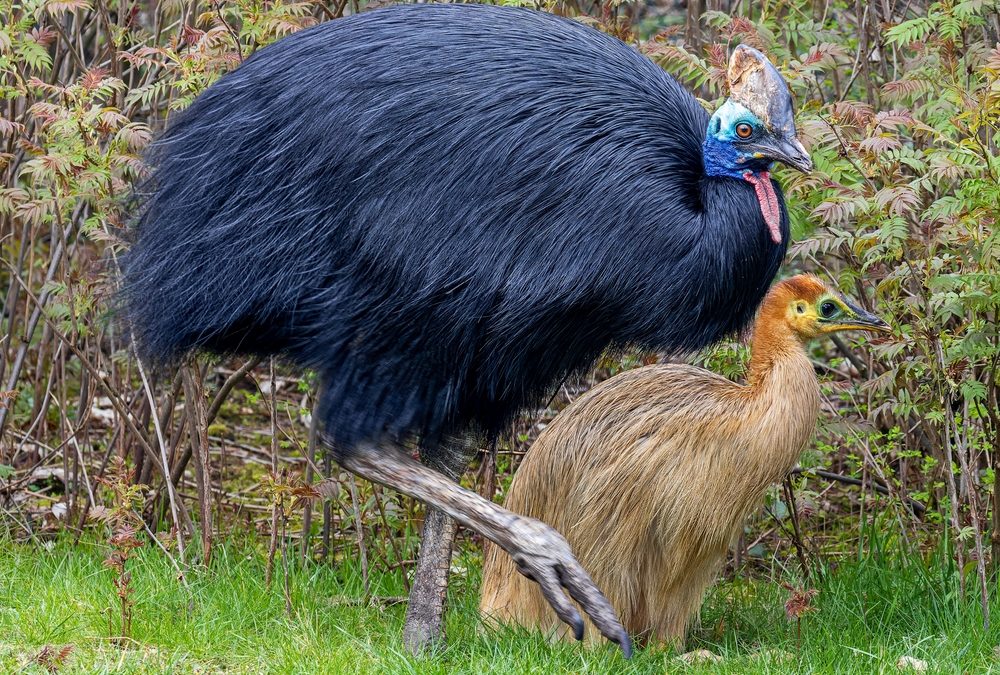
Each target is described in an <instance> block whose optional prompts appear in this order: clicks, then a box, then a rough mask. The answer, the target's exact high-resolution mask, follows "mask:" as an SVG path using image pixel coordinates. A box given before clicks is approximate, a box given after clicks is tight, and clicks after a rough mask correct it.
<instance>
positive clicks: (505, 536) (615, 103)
mask: <svg viewBox="0 0 1000 675" xmlns="http://www.w3.org/2000/svg"><path fill="white" fill-rule="evenodd" d="M730 84H731V89H732V92H731V98H730V99H729V100H728V101H727V102H726V103H725V105H723V106H722V107H721V108H720V109H719V110H718V112H716V114H715V115H714V116H713V117H712V118H711V120H710V119H709V116H708V114H707V113H705V111H704V110H703V109H702V108H701V107H700V106H699V105H698V103H697V102H696V101H695V99H694V98H693V97H692V96H691V95H690V94H689V93H687V92H686V91H685V90H684V89H682V88H681V87H680V86H679V85H678V84H677V82H675V81H674V80H673V79H671V78H670V77H669V76H668V75H666V74H665V73H664V72H663V71H662V70H661V69H660V68H658V67H657V66H656V65H654V64H653V63H652V62H650V61H649V60H647V59H645V58H644V57H642V56H641V55H639V54H638V53H637V52H636V51H635V50H634V49H632V48H631V47H629V46H627V45H625V44H623V43H621V42H619V41H618V40H615V39H613V38H611V37H609V36H607V35H604V34H602V33H600V32H598V31H596V30H593V29H591V28H588V27H586V26H583V25H581V24H579V23H576V22H573V21H570V20H567V19H563V18H559V17H555V16H552V15H549V14H543V13H538V12H534V11H529V10H524V9H513V8H500V7H487V6H474V5H419V6H399V7H393V8H387V9H382V10H378V11H373V12H369V13H365V14H362V15H358V16H353V17H350V18H346V19H342V20H338V21H332V22H329V23H326V24H323V25H321V26H317V27H315V28H312V29H309V30H305V31H302V32H299V33H296V34H294V35H291V36H289V37H287V38H285V39H283V40H281V41H280V42H278V43H276V44H274V45H272V46H270V47H267V48H265V49H262V50H260V51H259V52H258V53H256V54H255V55H254V56H252V57H251V58H249V59H247V61H246V63H244V64H243V65H242V66H240V67H239V68H238V69H237V70H236V71H234V72H232V73H230V74H228V75H226V76H225V77H223V78H222V79H220V80H219V81H218V82H216V83H215V84H213V85H212V86H211V87H209V88H208V89H207V90H206V91H205V92H204V93H202V94H201V95H200V96H199V97H198V98H197V100H195V102H194V104H193V105H192V106H191V107H190V108H189V109H188V110H187V111H185V112H183V113H182V114H180V115H177V116H176V117H175V118H174V119H173V120H172V123H171V124H170V125H169V126H168V128H167V130H166V131H165V133H164V134H163V135H162V136H161V137H160V138H159V139H158V141H157V142H156V143H155V144H154V146H153V148H152V150H151V152H150V155H149V162H150V165H151V167H152V174H151V179H150V182H149V184H148V185H146V186H144V187H142V188H140V195H139V197H140V199H141V209H140V212H139V214H138V216H137V224H136V229H135V232H134V245H133V247H132V250H131V252H130V254H129V255H128V257H127V258H126V260H125V271H124V275H125V279H124V280H125V289H126V290H125V296H124V298H125V303H126V307H127V310H128V314H129V316H130V321H131V325H132V327H133V331H134V338H135V340H136V341H137V344H138V346H139V349H140V353H141V354H142V355H144V356H145V357H146V358H148V359H150V360H152V361H155V362H158V363H165V362H169V361H172V360H175V359H177V358H179V357H180V356H181V355H183V354H185V353H187V352H189V351H191V350H205V351H211V352H218V353H233V352H247V353H255V354H261V355H281V356H283V357H286V358H287V359H289V360H290V361H292V362H294V363H296V364H298V365H300V366H303V367H308V368H313V369H315V370H316V371H317V372H318V373H319V374H320V375H321V377H322V380H323V384H324V387H323V389H322V393H321V400H320V406H319V411H318V414H319V415H320V416H321V419H322V421H323V424H324V430H325V439H326V442H327V443H328V444H329V446H330V448H331V449H332V451H333V452H334V453H335V456H336V458H337V459H338V461H339V462H340V464H341V465H342V466H344V467H345V468H346V469H348V470H350V471H353V472H355V473H357V474H359V475H361V476H364V477H365V478H368V479H370V480H373V481H376V482H379V483H382V484H384V485H387V486H390V487H393V488H395V489H397V490H399V491H401V492H403V493H405V494H408V495H410V496H412V497H414V498H416V499H419V500H421V501H423V502H425V503H426V504H428V505H430V506H433V507H436V508H437V509H440V510H441V511H442V512H444V513H445V514H447V515H448V516H451V517H452V518H454V519H456V520H458V521H459V522H461V523H462V524H464V525H466V526H467V527H469V528H471V529H473V530H476V531H478V532H480V533H481V534H483V535H484V536H486V537H487V538H488V539H490V540H492V541H494V542H496V543H497V544H498V545H499V546H500V547H501V548H503V549H504V550H505V551H507V552H508V553H509V554H510V555H511V556H513V558H514V560H515V561H516V562H517V566H518V569H519V570H520V571H521V572H522V573H523V574H525V575H526V576H528V577H530V578H531V579H533V580H535V581H537V582H538V583H539V584H540V586H541V588H542V590H543V592H544V594H545V597H546V599H547V600H548V601H549V602H550V603H551V604H552V606H553V607H554V609H555V611H556V613H557V614H558V615H559V617H560V618H561V619H562V620H563V621H566V622H567V623H569V624H571V625H572V626H573V628H574V631H575V633H576V635H577V637H578V638H579V637H581V636H582V634H583V621H582V620H581V618H580V615H579V614H578V613H577V611H576V609H575V608H574V606H573V604H572V603H570V602H569V599H568V598H567V597H566V596H565V595H564V594H563V590H562V589H563V588H565V590H566V591H568V593H569V595H570V596H572V598H573V599H574V600H576V602H577V603H578V605H579V606H580V608H582V609H583V611H584V612H586V613H587V614H588V615H589V616H590V617H591V619H592V620H593V623H594V625H595V626H597V627H598V628H599V629H600V630H601V632H602V633H604V635H606V636H607V637H608V638H610V639H612V640H614V641H616V642H618V643H619V644H620V645H621V646H622V648H623V649H624V650H625V652H626V653H628V652H629V651H630V649H631V646H630V644H631V643H630V641H629V637H628V635H627V634H626V632H625V631H624V629H623V628H622V626H621V624H620V623H619V621H618V620H617V618H616V617H615V615H614V613H613V611H612V610H611V608H610V605H609V604H608V602H607V601H606V600H605V598H604V597H603V595H601V593H600V591H599V590H598V589H597V588H596V587H595V586H594V584H593V582H592V581H591V580H590V577H589V576H588V575H587V574H586V572H585V571H584V570H583V569H582V568H581V567H580V565H579V564H578V563H577V562H576V560H575V559H574V558H573V555H572V553H571V551H570V549H569V547H568V545H567V544H566V542H565V540H564V539H563V538H562V537H561V536H560V535H559V534H558V533H557V532H555V531H554V530H552V529H551V528H549V527H547V526H546V525H544V524H542V523H540V522H538V521H534V520H531V519H528V518H523V517H520V516H516V515H514V514H512V513H510V512H508V511H505V510H503V509H501V508H500V507H499V506H496V505H494V504H493V503H491V502H489V501H487V500H485V499H482V498H480V497H479V496H477V495H475V494H474V493H472V492H469V491H467V490H464V489H461V488H460V487H458V486H457V485H456V484H455V483H454V482H452V481H450V480H448V479H446V478H445V477H444V476H443V475H442V474H441V473H438V472H437V471H434V470H432V469H431V468H428V467H427V466H422V465H421V464H419V463H417V462H415V461H413V460H412V459H410V457H409V456H408V454H407V453H406V452H405V451H404V450H403V448H404V444H406V443H408V442H412V441H414V440H416V441H418V442H419V443H420V447H421V452H422V457H423V459H424V460H425V462H426V463H428V464H430V465H432V466H438V467H445V468H448V467H450V468H452V469H453V470H454V469H455V468H456V467H455V462H454V458H453V457H451V458H450V455H449V454H448V451H447V449H448V448H450V447H454V446H455V443H454V442H452V441H450V440H449V439H451V438H454V437H455V436H457V435H460V434H468V433H470V432H472V431H475V432H477V433H479V434H482V435H486V436H496V435H497V434H499V433H500V432H501V431H502V430H503V429H505V428H506V426H507V425H508V423H509V422H510V421H511V419H512V418H513V417H514V416H515V414H516V413H517V412H518V411H520V410H522V409H524V408H525V407H527V406H530V405H532V404H534V403H537V402H538V401H539V400H540V399H541V397H542V396H543V395H544V394H545V392H547V391H549V390H550V389H551V388H552V387H553V386H554V385H555V384H556V383H558V382H559V381H560V380H561V379H562V378H564V377H565V376H566V375H567V374H569V373H571V372H573V371H578V370H580V369H583V368H586V367H587V366H588V365H589V364H591V363H592V362H593V361H594V360H595V359H596V357H597V356H598V355H599V354H600V353H601V352H602V351H603V350H605V349H606V348H608V347H612V348H615V347H618V348H621V347H624V346H627V345H636V346H640V347H644V348H650V349H657V350H669V351H681V350H691V349H697V348H699V347H702V346H704V345H707V344H709V343H711V342H713V341H715V340H717V339H719V338H720V337H722V336H724V335H726V334H729V333H732V332H734V331H737V330H739V329H740V328H742V327H744V326H745V325H746V324H747V322H748V321H749V320H750V318H751V317H752V316H753V313H754V310H755V309H756V307H757V306H758V304H759V303H760V302H761V299H762V298H763V296H764V293H765V292H766V290H767V288H768V285H769V284H770V282H771V279H772V278H773V276H774V275H775V273H776V271H777V269H778V265H779V263H780V261H781V259H782V256H783V254H784V251H785V246H786V244H787V239H788V223H787V217H786V215H785V212H784V207H783V203H782V199H781V196H780V194H781V193H780V191H779V190H778V188H777V185H776V184H775V183H773V182H772V181H771V180H770V177H769V175H768V168H769V167H770V165H771V163H772V161H775V160H777V161H781V162H785V163H787V164H790V165H792V166H794V167H796V168H799V169H802V170H808V169H809V168H810V161H809V158H808V155H807V154H806V152H805V150H804V148H803V147H802V145H801V144H800V143H799V142H798V141H797V140H796V138H795V127H794V124H793V121H792V104H791V98H790V95H789V92H788V89H787V87H786V85H785V83H784V82H783V80H782V79H781V77H780V76H779V75H778V73H777V71H775V70H774V68H773V67H772V66H771V65H770V64H769V63H768V62H767V61H766V60H765V59H764V57H763V56H762V55H760V54H759V53H758V52H756V51H754V50H752V49H747V48H738V49H737V50H736V52H735V53H734V57H733V60H732V63H731V64H730ZM706 129H707V130H708V133H707V135H706ZM435 518H436V520H435ZM435 523H436V526H435ZM446 523H447V520H446V519H444V516H443V515H438V516H435V515H434V512H433V511H432V512H431V514H430V516H429V518H428V523H427V524H426V526H425V531H429V532H437V533H438V535H437V537H436V541H426V540H425V544H424V546H423V547H422V550H421V562H420V564H419V565H418V577H417V580H416V582H415V591H414V595H413V596H412V597H413V600H414V601H413V602H412V603H411V611H410V616H409V617H408V631H410V636H411V638H412V639H408V643H409V644H410V645H411V646H414V645H416V646H419V645H420V644H423V643H425V642H426V641H428V640H429V639H430V638H432V637H433V636H435V635H436V634H437V633H438V631H439V627H440V617H441V607H442V606H443V598H444V596H443V589H444V584H445V582H446V579H447V576H446V575H447V568H448V558H449V556H450V546H451V536H450V535H451V533H453V528H448V527H445V526H444V525H445V524H446ZM428 528H429V529H428ZM442 551H444V554H443V555H442ZM427 561H429V562H427ZM425 562H427V564H426V565H425V564H424V563H425ZM560 587H562V588H560ZM421 609H422V610H425V611H424V612H421V611H417V610H421ZM413 636H415V637H413Z"/></svg>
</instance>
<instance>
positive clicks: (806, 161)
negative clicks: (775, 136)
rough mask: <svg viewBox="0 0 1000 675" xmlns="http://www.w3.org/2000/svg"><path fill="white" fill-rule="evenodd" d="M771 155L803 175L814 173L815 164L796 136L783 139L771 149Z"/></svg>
mask: <svg viewBox="0 0 1000 675" xmlns="http://www.w3.org/2000/svg"><path fill="white" fill-rule="evenodd" d="M770 155H771V157H773V158H774V159H776V160H777V161H779V162H781V163H782V164H787V165H788V166H790V167H792V168H793V169H798V170H799V171H801V172H802V173H809V172H810V171H812V168H813V163H812V159H810V157H809V153H808V152H807V151H806V149H805V146H803V145H802V143H800V142H799V139H797V138H795V137H794V136H793V137H792V138H791V139H788V138H781V139H779V140H778V141H777V142H776V143H774V145H773V146H772V147H771V148H770Z"/></svg>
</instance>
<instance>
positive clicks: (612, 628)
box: [338, 443, 632, 657]
mask: <svg viewBox="0 0 1000 675" xmlns="http://www.w3.org/2000/svg"><path fill="white" fill-rule="evenodd" d="M338 454H339V455H340V457H339V461H340V464H341V466H343V467H344V468H345V469H347V470H348V471H352V472H354V473H356V474H357V475H359V476H362V477H363V478H367V479H368V480H370V481H374V482H376V483H381V484H382V485H385V486H387V487H391V488H393V489H396V490H399V491H400V492H402V493H403V494H406V495H409V496H410V497H413V498H414V499H417V500H419V501H422V502H423V503H424V504H427V505H428V506H434V507H436V508H438V509H440V510H441V511H443V512H444V513H446V514H447V515H449V516H451V517H452V518H454V519H455V520H457V521H458V522H460V523H461V524H462V525H465V526H466V527H468V528H469V529H471V530H475V531H476V532H479V533H480V534H482V535H483V536H484V537H486V538H487V539H489V540H490V541H492V542H494V543H496V544H497V545H498V546H500V548H502V549H503V550H505V551H506V552H507V553H508V554H509V555H510V556H511V558H513V560H514V562H515V563H516V564H517V566H518V570H519V571H520V572H521V574H523V575H525V576H526V577H528V578H529V579H531V580H532V581H535V582H537V583H538V585H539V586H540V587H541V591H542V594H543V595H544V596H545V599H546V600H547V601H548V603H549V604H550V605H552V608H553V609H554V610H555V612H556V614H557V615H558V616H559V618H560V619H561V620H562V621H564V622H566V623H567V624H569V625H570V626H572V627H573V633H574V635H575V636H576V638H577V639H578V640H580V639H582V638H583V625H584V624H583V619H581V618H580V614H579V612H577V611H576V608H575V607H573V604H572V603H571V602H570V601H569V599H568V598H567V597H566V595H565V593H564V592H563V589H565V591H566V593H569V595H570V597H572V598H573V600H575V601H576V602H577V604H579V605H580V608H581V609H583V611H584V612H585V613H586V614H587V616H589V617H590V620H591V621H592V622H593V624H594V625H595V626H596V627H597V628H598V629H599V630H600V631H601V634H603V635H604V636H605V637H606V638H608V639H609V640H611V641H612V642H615V643H617V644H618V645H619V646H620V647H621V649H622V652H624V654H625V656H626V657H630V656H631V655H632V642H631V640H630V639H629V636H628V633H627V632H626V631H625V629H624V627H622V624H621V622H620V621H619V620H618V617H617V616H616V615H615V612H614V610H613V609H612V608H611V604H610V603H609V602H608V600H607V598H605V597H604V595H603V594H602V593H601V591H600V589H598V588H597V586H596V585H595V584H594V582H593V580H592V579H591V578H590V575H589V574H587V572H586V571H585V570H584V569H583V567H581V566H580V563H578V562H577V561H576V558H574V557H573V552H572V551H571V550H570V547H569V544H568V543H567V542H566V540H565V539H564V538H563V536H562V535H561V534H559V533H558V532H556V531H555V530H554V529H552V528H551V527H549V526H548V525H546V524H545V523H542V522H540V521H538V520H535V519H533V518H526V517H524V516H519V515H517V514H515V513H511V512H510V511H507V510H505V509H503V508H501V507H499V506H497V505H496V504H494V503H493V502H490V501H488V500H486V499H483V498H482V497H480V496H479V495H477V494H476V493H474V492H470V491H469V490H466V489H464V488H462V487H459V486H458V485H456V484H455V483H453V482H451V481H449V480H448V479H447V478H445V477H444V476H442V475H441V474H440V473H438V472H436V471H433V470H432V469H429V468H427V467H425V466H422V465H421V464H420V463H419V462H417V461H416V460H414V459H413V458H411V457H408V456H407V455H406V454H404V453H403V452H400V450H399V448H398V447H397V446H395V445H391V444H388V443H383V444H380V445H378V446H375V445H372V444H362V445H359V446H357V447H356V448H354V449H353V450H352V451H350V452H340V453H338Z"/></svg>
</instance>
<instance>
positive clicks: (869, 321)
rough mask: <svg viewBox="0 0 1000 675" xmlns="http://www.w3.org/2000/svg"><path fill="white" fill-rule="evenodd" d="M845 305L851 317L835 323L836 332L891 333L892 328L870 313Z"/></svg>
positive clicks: (851, 305)
mask: <svg viewBox="0 0 1000 675" xmlns="http://www.w3.org/2000/svg"><path fill="white" fill-rule="evenodd" d="M845 304H846V305H847V307H848V308H849V309H850V310H851V314H853V316H851V317H848V318H845V319H843V320H841V321H838V322H837V324H838V325H837V329H838V330H851V329H855V330H866V331H870V332H872V333H891V332H892V326H890V325H889V324H887V323H886V322H885V321H883V320H882V319H880V318H878V317H877V316H875V315H874V314H872V313H871V312H866V311H865V310H863V309H861V308H860V307H857V306H855V305H853V304H851V303H849V302H847V303H845Z"/></svg>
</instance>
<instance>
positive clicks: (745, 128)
mask: <svg viewBox="0 0 1000 675" xmlns="http://www.w3.org/2000/svg"><path fill="white" fill-rule="evenodd" d="M736 135H737V136H739V137H740V138H750V137H751V136H752V135H753V127H752V126H750V125H749V124H747V123H746V122H740V123H739V124H737V125H736Z"/></svg>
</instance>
